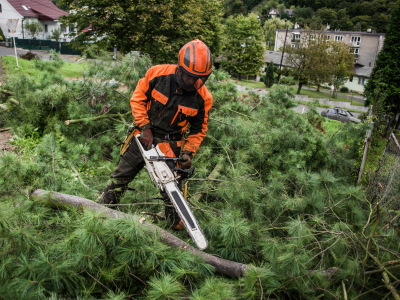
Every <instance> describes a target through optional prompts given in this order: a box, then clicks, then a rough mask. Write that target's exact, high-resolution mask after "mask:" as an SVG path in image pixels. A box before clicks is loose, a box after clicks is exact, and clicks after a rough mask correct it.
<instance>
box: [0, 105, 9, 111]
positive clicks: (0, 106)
mask: <svg viewBox="0 0 400 300" xmlns="http://www.w3.org/2000/svg"><path fill="white" fill-rule="evenodd" d="M0 109H2V110H4V111H7V110H8V107H7V106H6V105H4V104H0Z"/></svg>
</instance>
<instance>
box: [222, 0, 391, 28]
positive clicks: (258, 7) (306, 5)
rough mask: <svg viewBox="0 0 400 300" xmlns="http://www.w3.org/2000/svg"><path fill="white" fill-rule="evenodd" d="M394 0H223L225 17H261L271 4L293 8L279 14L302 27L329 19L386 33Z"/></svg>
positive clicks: (337, 24)
mask: <svg viewBox="0 0 400 300" xmlns="http://www.w3.org/2000/svg"><path fill="white" fill-rule="evenodd" d="M396 6H397V1H390V0H373V1H351V0H349V1H342V0H339V1H317V0H299V1H297V0H286V1H282V0H280V1H278V0H265V1H259V0H224V1H223V7H224V18H227V17H229V16H230V15H238V14H248V13H250V12H254V13H256V14H257V15H259V16H260V17H261V18H262V21H263V20H264V21H265V19H266V18H267V17H268V12H269V10H270V9H271V8H279V7H284V8H285V9H290V8H291V9H294V16H293V17H292V18H290V17H289V16H288V15H286V14H285V15H283V17H282V18H287V19H290V21H292V22H293V23H295V22H297V23H298V24H299V25H300V26H301V27H302V28H304V27H306V26H307V27H311V28H312V29H321V26H323V28H325V27H326V24H327V23H329V26H330V28H331V30H335V29H340V30H356V31H366V30H367V29H368V28H372V30H375V31H376V32H383V33H385V32H386V31H387V29H388V26H389V23H390V16H391V13H392V12H393V11H394V9H395V8H396Z"/></svg>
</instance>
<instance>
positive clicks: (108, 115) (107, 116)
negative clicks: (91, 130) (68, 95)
mask: <svg viewBox="0 0 400 300" xmlns="http://www.w3.org/2000/svg"><path fill="white" fill-rule="evenodd" d="M129 114H131V112H130V111H128V112H127V113H124V114H105V115H101V116H97V117H91V118H83V119H76V120H67V121H65V124H67V125H71V124H80V123H82V122H87V121H99V120H102V119H108V118H123V117H124V116H127V115H129Z"/></svg>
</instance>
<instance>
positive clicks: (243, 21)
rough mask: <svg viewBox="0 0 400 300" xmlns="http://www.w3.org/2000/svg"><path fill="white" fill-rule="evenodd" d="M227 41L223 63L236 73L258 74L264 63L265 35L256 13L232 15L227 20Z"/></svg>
mask: <svg viewBox="0 0 400 300" xmlns="http://www.w3.org/2000/svg"><path fill="white" fill-rule="evenodd" d="M226 37H227V43H226V45H225V48H224V50H223V57H224V59H223V61H222V64H223V65H224V66H225V67H226V68H227V69H228V70H230V71H231V72H234V73H235V74H247V75H256V74H258V73H259V69H260V67H261V66H262V65H263V64H264V61H263V54H264V46H263V40H264V39H263V36H262V34H261V26H260V22H259V21H258V19H257V17H256V15H254V14H250V15H249V16H248V17H244V16H242V15H239V16H237V17H236V18H233V17H230V18H228V20H227V21H226Z"/></svg>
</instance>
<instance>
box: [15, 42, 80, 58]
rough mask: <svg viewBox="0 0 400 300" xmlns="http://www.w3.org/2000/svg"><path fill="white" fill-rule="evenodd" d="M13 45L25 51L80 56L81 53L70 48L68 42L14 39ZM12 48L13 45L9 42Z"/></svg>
mask: <svg viewBox="0 0 400 300" xmlns="http://www.w3.org/2000/svg"><path fill="white" fill-rule="evenodd" d="M15 44H16V45H17V47H18V48H22V49H27V50H50V49H54V50H56V51H57V52H60V53H61V54H69V55H81V51H78V50H74V49H72V48H71V47H70V44H71V43H70V42H55V41H51V40H34V39H19V38H15ZM11 45H12V47H14V44H13V43H12V42H11Z"/></svg>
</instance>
